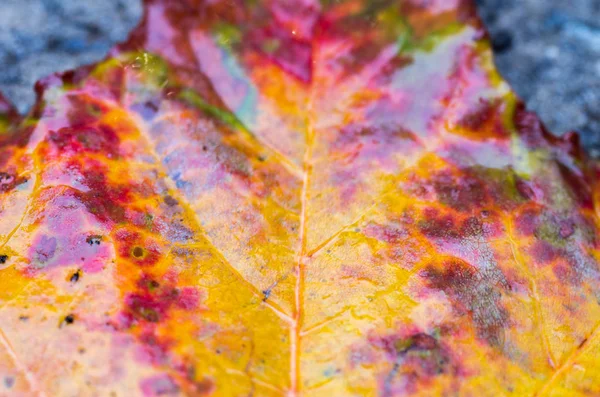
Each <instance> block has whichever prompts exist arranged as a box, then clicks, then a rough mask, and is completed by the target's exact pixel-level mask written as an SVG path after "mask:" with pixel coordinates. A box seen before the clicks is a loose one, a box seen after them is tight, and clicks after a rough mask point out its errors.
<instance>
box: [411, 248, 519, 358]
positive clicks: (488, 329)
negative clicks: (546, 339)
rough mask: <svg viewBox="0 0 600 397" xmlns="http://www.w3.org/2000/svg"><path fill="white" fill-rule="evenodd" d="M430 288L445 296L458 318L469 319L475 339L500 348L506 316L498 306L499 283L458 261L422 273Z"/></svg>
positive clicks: (428, 268)
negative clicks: (473, 328) (471, 322)
mask: <svg viewBox="0 0 600 397" xmlns="http://www.w3.org/2000/svg"><path fill="white" fill-rule="evenodd" d="M422 276H424V278H425V279H426V280H427V283H428V284H429V286H430V287H431V288H435V289H438V290H441V291H444V293H445V294H446V295H447V296H448V298H449V299H450V301H451V303H452V307H453V309H454V311H455V312H456V314H457V315H458V316H469V317H470V318H471V319H472V321H473V325H474V327H475V330H476V332H477V336H479V337H480V338H482V339H483V340H485V341H487V342H488V343H489V344H490V345H492V346H495V347H498V348H502V347H503V344H504V326H505V325H506V322H507V320H508V314H507V312H506V310H505V309H504V307H502V305H501V303H500V297H501V289H500V288H501V287H499V286H498V285H497V284H498V280H495V279H493V277H492V276H490V275H488V274H487V273H482V272H480V271H478V270H477V269H476V268H475V267H473V266H471V265H470V264H468V263H466V262H463V261H461V260H458V259H450V260H445V261H444V262H443V263H441V264H431V265H429V266H427V267H426V268H425V270H424V271H423V272H422Z"/></svg>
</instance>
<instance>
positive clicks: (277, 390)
mask: <svg viewBox="0 0 600 397" xmlns="http://www.w3.org/2000/svg"><path fill="white" fill-rule="evenodd" d="M37 88H38V92H39V94H40V99H39V101H38V104H37V106H36V108H35V109H34V110H33V111H32V112H31V114H30V115H29V116H28V117H26V118H24V119H21V120H20V119H18V118H17V116H16V114H15V113H14V112H13V111H12V110H11V109H12V108H11V107H10V106H9V105H8V104H5V102H2V104H0V111H2V112H3V114H5V117H4V118H3V119H2V120H4V122H3V124H2V125H1V126H2V133H1V134H0V239H1V240H0V255H1V256H0V258H1V260H0V319H1V322H0V330H1V332H0V376H2V377H3V379H0V380H2V383H0V393H5V394H6V393H8V394H9V395H10V394H11V393H23V394H25V395H30V394H31V395H49V396H54V395H132V393H133V394H134V395H149V396H157V395H205V394H206V395H210V394H212V395H220V396H221V395H224V396H228V395H260V396H265V395H274V396H281V395H315V396H320V395H335V396H337V395H382V396H392V395H427V396H429V395H453V394H460V395H479V396H481V395H494V396H495V395H509V394H515V395H540V396H541V395H556V396H564V395H569V394H572V395H582V394H583V395H595V394H598V393H600V389H599V386H598V384H600V382H598V381H599V380H600V379H598V378H599V377H600V371H598V362H597V358H596V357H598V353H600V352H599V351H598V350H599V349H600V338H599V337H598V331H597V329H598V321H600V307H599V304H598V299H599V298H600V284H599V282H600V269H599V268H598V248H599V247H598V241H597V238H598V219H597V215H596V204H595V202H596V194H595V193H594V187H595V186H594V181H595V173H596V169H595V166H594V165H593V164H591V163H589V162H588V161H587V160H586V159H585V158H584V156H583V154H582V152H581V150H580V148H579V145H578V142H577V139H576V137H575V136H574V135H567V136H565V137H563V138H560V139H559V138H555V137H552V136H551V135H550V134H549V133H548V132H547V131H546V130H545V129H544V127H543V126H542V125H541V123H540V122H539V120H538V119H537V117H536V116H535V115H533V114H531V113H529V112H527V111H526V110H525V109H524V108H523V106H522V105H521V104H520V102H519V101H518V99H517V98H516V97H515V95H514V93H513V92H512V91H511V90H510V89H509V87H508V86H507V84H506V83H505V82H504V81H503V80H502V79H501V78H500V77H499V76H498V74H497V73H496V71H495V69H494V67H493V62H492V59H491V50H490V43H489V41H488V40H487V37H486V34H485V32H484V30H483V28H482V26H481V24H480V22H479V20H478V19H477V18H476V16H475V13H474V9H473V6H472V4H471V3H470V2H468V1H460V0H454V1H447V0H444V1H441V0H435V1H428V2H423V1H417V0H412V1H408V0H407V1H402V2H399V1H385V0H382V1H359V0H348V1H325V0H324V1H322V2H321V3H316V2H312V1H309V0H305V1H302V2H295V1H294V2H292V1H289V2H288V1H283V0H281V1H266V0H265V1H245V2H244V1H235V2H225V1H211V2H208V1H206V2H204V1H195V0H178V1H167V0H153V1H147V2H146V6H145V17H144V21H143V22H142V24H141V25H140V27H139V28H138V29H136V31H135V32H134V33H133V34H132V36H131V38H130V40H129V41H128V42H127V43H125V44H123V45H121V46H119V47H118V48H116V49H114V50H113V51H112V53H111V55H110V56H109V57H108V58H107V59H106V60H105V61H103V62H100V63H98V64H95V65H91V66H89V67H86V68H82V69H79V70H76V71H74V72H69V73H65V74H63V75H55V76H50V77H48V78H47V79H45V80H44V81H42V82H41V83H39V84H38V87H37Z"/></svg>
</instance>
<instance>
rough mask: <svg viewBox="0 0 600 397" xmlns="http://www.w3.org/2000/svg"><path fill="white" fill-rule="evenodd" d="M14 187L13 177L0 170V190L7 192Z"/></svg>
mask: <svg viewBox="0 0 600 397" xmlns="http://www.w3.org/2000/svg"><path fill="white" fill-rule="evenodd" d="M14 187H15V177H14V176H13V175H10V174H7V173H6V172H0V192H7V191H9V190H11V189H13V188H14Z"/></svg>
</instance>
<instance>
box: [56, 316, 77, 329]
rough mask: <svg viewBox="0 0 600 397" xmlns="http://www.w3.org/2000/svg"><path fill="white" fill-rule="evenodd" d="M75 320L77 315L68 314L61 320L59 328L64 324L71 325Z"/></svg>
mask: <svg viewBox="0 0 600 397" xmlns="http://www.w3.org/2000/svg"><path fill="white" fill-rule="evenodd" d="M74 322H75V316H74V315H73V314H67V315H66V316H65V318H64V319H63V321H61V323H60V326H59V328H62V326H63V325H71V324H73V323H74Z"/></svg>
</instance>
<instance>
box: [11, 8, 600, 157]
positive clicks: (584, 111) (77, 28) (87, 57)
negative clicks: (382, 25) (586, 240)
mask: <svg viewBox="0 0 600 397" xmlns="http://www.w3.org/2000/svg"><path fill="white" fill-rule="evenodd" d="M477 3H478V4H479V10H480V13H481V15H482V17H483V18H484V21H485V22H486V25H487V26H488V29H489V30H490V32H491V34H492V38H493V40H494V44H495V48H496V54H497V56H496V61H497V64H498V67H499V69H500V72H501V73H502V74H503V75H504V76H505V78H506V79H507V80H508V81H509V82H510V83H511V84H512V86H513V87H514V89H515V90H516V91H517V93H518V94H519V95H520V96H521V97H522V98H524V99H525V101H526V103H527V105H528V107H529V108H531V109H533V110H535V111H536V112H538V113H539V114H540V116H541V117H542V119H543V120H544V121H545V122H546V124H547V125H548V126H549V127H550V129H551V130H552V131H554V132H556V133H563V132H566V131H569V130H577V131H579V132H581V134H582V137H583V141H584V144H585V145H586V147H587V149H588V151H589V152H590V153H592V154H593V155H595V156H596V157H600V0H477ZM140 16H141V6H140V0H0V70H1V73H0V91H2V92H4V93H6V95H7V96H8V97H9V98H10V99H11V100H12V101H13V102H14V103H15V104H16V105H17V106H18V108H19V110H20V111H21V112H25V111H26V110H27V109H28V108H29V107H30V106H31V104H32V103H33V100H34V95H33V91H32V86H33V84H34V82H35V81H36V80H37V79H39V78H41V77H43V76H46V75H48V74H50V73H52V72H55V71H61V70H67V69H71V68H74V67H77V66H79V65H82V64H86V63H90V62H94V61H97V60H99V59H101V58H102V57H103V56H104V55H105V54H106V51H107V50H108V49H109V48H110V47H111V46H112V45H113V44H114V43H116V42H119V41H121V40H123V39H124V38H125V37H126V36H127V33H128V32H129V31H130V30H131V29H132V28H133V27H134V26H135V25H136V24H137V22H138V21H139V18H140Z"/></svg>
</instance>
